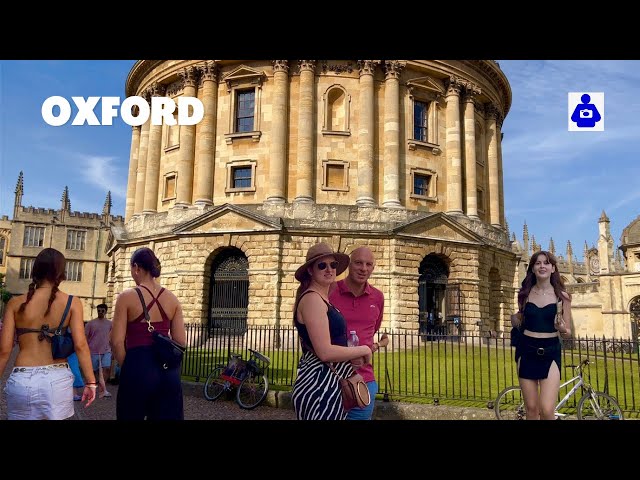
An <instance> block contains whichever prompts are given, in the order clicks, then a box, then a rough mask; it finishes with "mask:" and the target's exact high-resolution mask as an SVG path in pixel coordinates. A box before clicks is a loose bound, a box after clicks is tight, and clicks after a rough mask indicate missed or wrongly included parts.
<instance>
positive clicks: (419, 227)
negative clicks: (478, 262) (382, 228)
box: [394, 213, 484, 244]
mask: <svg viewBox="0 0 640 480" xmlns="http://www.w3.org/2000/svg"><path fill="white" fill-rule="evenodd" d="M394 232H395V233H397V234H398V235H407V236H411V237H421V238H428V239H433V240H444V241H454V242H464V243H475V244H478V243H484V240H483V239H482V237H481V236H479V235H477V234H476V233H474V232H472V231H471V230H469V229H468V228H466V227H465V226H464V225H461V224H459V223H458V222H456V221H455V220H452V219H451V218H449V217H448V216H446V215H445V214H443V213H433V214H431V215H429V216H427V217H423V218H420V219H418V220H413V221H411V222H407V223H405V224H402V225H399V226H398V227H396V228H395V229H394Z"/></svg>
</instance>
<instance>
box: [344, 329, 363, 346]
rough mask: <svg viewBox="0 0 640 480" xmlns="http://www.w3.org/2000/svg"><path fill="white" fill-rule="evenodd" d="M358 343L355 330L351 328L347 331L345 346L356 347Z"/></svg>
mask: <svg viewBox="0 0 640 480" xmlns="http://www.w3.org/2000/svg"><path fill="white" fill-rule="evenodd" d="M359 343H360V339H359V338H358V335H357V334H356V331H355V330H351V331H350V332H349V337H348V338H347V346H348V347H357V346H358V344H359Z"/></svg>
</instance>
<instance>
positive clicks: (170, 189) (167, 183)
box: [162, 172, 178, 202]
mask: <svg viewBox="0 0 640 480" xmlns="http://www.w3.org/2000/svg"><path fill="white" fill-rule="evenodd" d="M177 178H178V173H177V172H168V173H165V174H164V189H163V191H162V201H163V202H164V201H166V200H174V199H175V198H176V181H177Z"/></svg>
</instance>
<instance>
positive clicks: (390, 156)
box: [382, 60, 406, 208]
mask: <svg viewBox="0 0 640 480" xmlns="http://www.w3.org/2000/svg"><path fill="white" fill-rule="evenodd" d="M405 65H406V62H401V61H398V60H387V61H385V62H384V66H385V80H384V197H383V202H382V206H383V207H386V208H402V204H401V203H400V71H401V70H402V69H403V68H404V66H405Z"/></svg>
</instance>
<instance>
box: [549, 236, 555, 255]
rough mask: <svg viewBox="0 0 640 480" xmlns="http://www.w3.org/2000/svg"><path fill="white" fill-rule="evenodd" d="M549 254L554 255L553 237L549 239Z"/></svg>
mask: <svg viewBox="0 0 640 480" xmlns="http://www.w3.org/2000/svg"><path fill="white" fill-rule="evenodd" d="M549 252H550V253H551V254H552V255H555V254H556V245H555V243H553V237H550V238H549Z"/></svg>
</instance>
